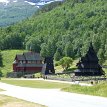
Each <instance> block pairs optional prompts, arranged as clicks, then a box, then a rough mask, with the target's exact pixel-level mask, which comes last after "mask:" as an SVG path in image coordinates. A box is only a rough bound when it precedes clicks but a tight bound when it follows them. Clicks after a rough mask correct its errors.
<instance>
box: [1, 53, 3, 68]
mask: <svg viewBox="0 0 107 107" xmlns="http://www.w3.org/2000/svg"><path fill="white" fill-rule="evenodd" d="M2 60H3V58H2V54H1V52H0V67H1V66H3V61H2Z"/></svg>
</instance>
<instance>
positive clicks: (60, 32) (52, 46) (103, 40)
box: [0, 0, 107, 62]
mask: <svg viewBox="0 0 107 107" xmlns="http://www.w3.org/2000/svg"><path fill="white" fill-rule="evenodd" d="M56 4H57V3H56ZM56 4H55V3H52V4H50V5H47V6H45V7H44V8H43V9H41V10H40V11H38V12H37V13H36V14H35V15H34V16H33V17H32V18H29V19H28V20H26V21H23V22H22V23H19V24H17V25H15V26H10V27H8V28H6V29H2V30H1V31H0V32H1V37H2V38H3V37H5V38H4V39H3V40H2V41H1V44H2V46H3V47H1V49H7V48H23V47H26V48H27V49H30V48H32V50H35V51H37V52H41V54H42V55H43V56H49V55H51V56H53V55H55V57H56V56H58V54H59V55H60V57H63V56H70V57H78V56H80V55H84V54H85V53H86V51H87V49H88V47H89V43H90V42H93V45H94V48H95V50H96V52H97V53H98V56H99V59H100V61H101V62H102V61H103V60H105V59H107V32H106V31H107V18H106V16H107V2H106V1H105V0H67V1H65V2H64V3H63V4H60V5H59V4H58V5H57V6H56ZM51 7H53V8H51ZM4 32H5V33H4ZM7 34H8V36H7ZM13 40H14V41H16V40H17V42H13Z"/></svg>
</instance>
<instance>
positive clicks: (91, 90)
mask: <svg viewBox="0 0 107 107" xmlns="http://www.w3.org/2000/svg"><path fill="white" fill-rule="evenodd" d="M62 90H63V91H67V92H74V93H80V94H88V95H94V96H102V97H107V82H104V83H99V84H97V85H95V86H92V87H86V86H79V85H71V86H70V87H67V88H63V89H62Z"/></svg>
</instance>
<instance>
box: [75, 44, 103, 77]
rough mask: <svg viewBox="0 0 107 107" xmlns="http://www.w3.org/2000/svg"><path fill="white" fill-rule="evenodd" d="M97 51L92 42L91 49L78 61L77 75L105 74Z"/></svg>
mask: <svg viewBox="0 0 107 107" xmlns="http://www.w3.org/2000/svg"><path fill="white" fill-rule="evenodd" d="M98 62H99V60H98V57H97V54H96V52H95V51H94V48H93V45H92V43H91V44H90V47H89V50H88V52H87V53H86V55H85V56H84V57H81V59H80V60H79V62H78V63H77V65H76V66H77V67H78V69H77V70H75V76H101V75H104V74H105V73H104V71H103V70H102V67H101V65H99V63H98Z"/></svg>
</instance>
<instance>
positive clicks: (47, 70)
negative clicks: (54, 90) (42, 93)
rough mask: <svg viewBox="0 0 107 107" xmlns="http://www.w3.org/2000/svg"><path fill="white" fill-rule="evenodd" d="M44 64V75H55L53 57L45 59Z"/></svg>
mask: <svg viewBox="0 0 107 107" xmlns="http://www.w3.org/2000/svg"><path fill="white" fill-rule="evenodd" d="M44 64H46V68H45V75H47V74H55V69H54V62H53V57H45V60H44Z"/></svg>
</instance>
